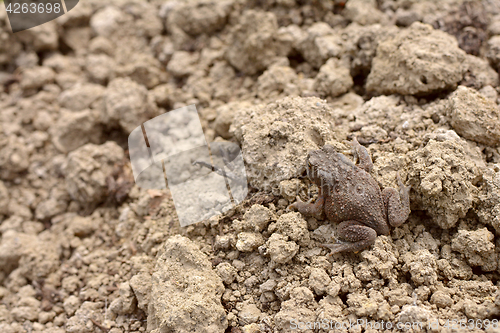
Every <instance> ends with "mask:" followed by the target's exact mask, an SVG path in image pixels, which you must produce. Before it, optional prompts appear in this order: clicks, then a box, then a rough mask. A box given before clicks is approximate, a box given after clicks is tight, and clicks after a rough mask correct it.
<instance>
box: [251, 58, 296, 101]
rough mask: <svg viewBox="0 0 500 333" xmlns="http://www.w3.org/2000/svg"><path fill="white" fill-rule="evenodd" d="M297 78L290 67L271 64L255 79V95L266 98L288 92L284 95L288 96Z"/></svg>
mask: <svg viewBox="0 0 500 333" xmlns="http://www.w3.org/2000/svg"><path fill="white" fill-rule="evenodd" d="M297 79H298V77H297V73H295V70H293V69H292V68H291V67H289V66H281V65H271V66H270V67H269V68H268V69H267V70H266V71H265V72H264V73H263V74H262V75H261V76H259V79H258V81H257V95H258V96H259V97H260V98H262V99H266V98H276V97H277V96H278V95H280V94H281V93H283V92H288V93H286V95H287V96H289V95H290V92H291V91H290V90H293V87H294V86H295V82H296V81H297ZM295 87H296V86H295ZM296 92H298V90H297V91H296Z"/></svg>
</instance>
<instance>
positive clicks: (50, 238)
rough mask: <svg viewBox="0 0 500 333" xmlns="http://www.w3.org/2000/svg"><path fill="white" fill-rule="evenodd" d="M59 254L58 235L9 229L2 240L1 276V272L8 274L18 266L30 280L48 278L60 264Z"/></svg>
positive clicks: (0, 256) (0, 251)
mask: <svg viewBox="0 0 500 333" xmlns="http://www.w3.org/2000/svg"><path fill="white" fill-rule="evenodd" d="M59 256H60V247H59V243H58V242H57V241H56V236H54V235H44V237H37V236H36V235H28V234H24V233H21V232H16V231H14V230H8V231H6V232H4V233H3V234H2V240H1V242H0V267H1V269H0V278H1V277H2V274H1V273H4V274H5V275H8V274H10V273H11V271H12V270H13V269H14V268H16V267H18V266H19V267H20V269H19V273H20V274H21V276H24V277H26V278H29V279H30V280H36V279H41V278H46V277H47V276H48V275H49V274H50V273H52V272H54V271H55V270H56V269H57V268H58V267H59V266H60V262H59Z"/></svg>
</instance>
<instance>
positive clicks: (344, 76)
mask: <svg viewBox="0 0 500 333" xmlns="http://www.w3.org/2000/svg"><path fill="white" fill-rule="evenodd" d="M353 85H354V82H353V81H352V77H351V74H350V72H349V68H347V67H345V66H342V64H341V63H340V61H339V60H338V59H335V58H331V59H330V60H328V61H327V62H326V64H324V65H323V66H321V68H320V69H319V73H318V75H317V76H316V79H315V80H314V90H316V91H317V92H319V93H320V94H321V95H322V96H331V97H337V96H339V95H342V94H344V93H346V92H347V91H348V90H349V89H351V87H352V86H353Z"/></svg>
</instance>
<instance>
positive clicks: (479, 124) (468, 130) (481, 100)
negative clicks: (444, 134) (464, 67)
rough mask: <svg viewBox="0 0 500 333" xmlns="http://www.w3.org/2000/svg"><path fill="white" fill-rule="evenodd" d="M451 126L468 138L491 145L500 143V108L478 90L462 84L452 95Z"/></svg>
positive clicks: (450, 108)
mask: <svg viewBox="0 0 500 333" xmlns="http://www.w3.org/2000/svg"><path fill="white" fill-rule="evenodd" d="M448 113H449V115H450V116H451V126H453V129H455V131H456V132H457V133H458V134H460V135H461V136H463V137H464V138H466V139H469V140H472V141H476V142H478V143H482V144H485V145H489V146H497V145H499V144H500V109H499V107H498V105H497V104H496V103H495V102H493V101H491V100H489V99H488V98H486V97H484V96H483V95H481V94H480V93H478V92H477V91H476V90H474V89H471V88H467V87H464V86H460V87H458V88H457V90H456V91H455V92H454V93H453V94H452V95H451V96H450V107H449V111H448Z"/></svg>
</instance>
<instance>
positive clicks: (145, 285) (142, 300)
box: [130, 272, 151, 312]
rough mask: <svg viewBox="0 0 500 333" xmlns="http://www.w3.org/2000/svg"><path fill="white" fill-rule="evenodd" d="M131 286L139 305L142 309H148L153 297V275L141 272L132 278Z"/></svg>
mask: <svg viewBox="0 0 500 333" xmlns="http://www.w3.org/2000/svg"><path fill="white" fill-rule="evenodd" d="M130 287H132V290H133V291H134V295H135V297H136V298H137V307H138V308H139V309H141V310H142V311H144V312H146V311H148V304H149V300H150V297H151V275H150V274H148V273H144V272H143V273H139V274H136V275H134V276H133V277H132V278H131V279H130Z"/></svg>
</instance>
